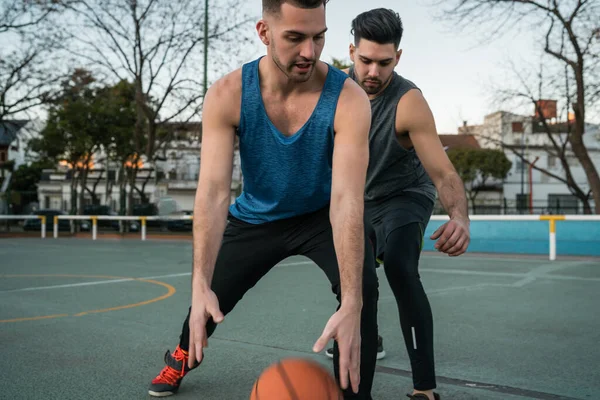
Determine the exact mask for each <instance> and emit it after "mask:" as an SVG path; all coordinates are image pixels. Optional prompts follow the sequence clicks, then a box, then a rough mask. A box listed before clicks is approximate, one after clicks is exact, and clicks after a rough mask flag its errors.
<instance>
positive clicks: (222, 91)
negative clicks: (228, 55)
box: [211, 67, 242, 99]
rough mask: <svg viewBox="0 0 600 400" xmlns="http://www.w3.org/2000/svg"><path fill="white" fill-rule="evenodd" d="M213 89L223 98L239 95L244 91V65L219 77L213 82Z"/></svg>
mask: <svg viewBox="0 0 600 400" xmlns="http://www.w3.org/2000/svg"><path fill="white" fill-rule="evenodd" d="M211 89H212V91H213V92H217V93H218V95H219V96H218V97H219V98H222V99H231V98H234V97H236V96H239V95H240V94H241V93H242V67H240V68H237V69H235V70H233V71H231V72H229V73H227V74H225V75H223V76H222V77H221V78H219V79H217V80H216V81H215V83H213V84H212V86H211Z"/></svg>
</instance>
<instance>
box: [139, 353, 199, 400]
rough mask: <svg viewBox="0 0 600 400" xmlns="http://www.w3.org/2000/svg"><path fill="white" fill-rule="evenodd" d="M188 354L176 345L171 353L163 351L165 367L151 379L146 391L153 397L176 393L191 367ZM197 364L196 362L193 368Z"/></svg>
mask: <svg viewBox="0 0 600 400" xmlns="http://www.w3.org/2000/svg"><path fill="white" fill-rule="evenodd" d="M188 359H189V354H188V352H187V351H185V350H182V349H181V347H179V346H177V347H176V348H175V351H174V352H173V354H171V352H170V351H169V350H167V352H166V353H165V364H166V365H165V367H164V368H163V369H162V371H160V374H158V376H157V377H156V378H154V379H153V380H152V383H151V384H150V389H148V393H149V394H150V396H154V397H166V396H171V395H174V394H176V393H177V390H179V385H180V383H181V380H182V379H183V377H184V376H185V375H186V374H187V373H188V372H189V371H190V370H191V369H193V368H190V367H188ZM198 365H199V364H198V363H197V364H196V366H195V367H194V368H196V367H197V366H198Z"/></svg>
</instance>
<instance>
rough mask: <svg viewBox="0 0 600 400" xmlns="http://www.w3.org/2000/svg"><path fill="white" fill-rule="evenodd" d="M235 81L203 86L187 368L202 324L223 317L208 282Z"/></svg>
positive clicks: (224, 201) (227, 181)
mask: <svg viewBox="0 0 600 400" xmlns="http://www.w3.org/2000/svg"><path fill="white" fill-rule="evenodd" d="M235 84H236V82H235V74H230V75H228V76H227V77H225V78H223V79H221V80H219V81H217V82H216V83H215V84H214V85H213V86H212V87H211V88H210V89H209V90H208V91H207V93H206V96H205V98H204V105H203V110H202V114H203V115H202V150H201V153H200V176H199V178H198V189H197V190H196V199H195V202H194V228H193V229H194V242H193V243H194V244H193V247H194V249H193V270H192V307H191V311H190V317H189V328H190V334H189V338H190V342H189V361H188V366H189V367H190V368H192V367H194V365H195V364H196V362H201V361H202V357H203V348H204V347H206V346H208V339H207V333H206V323H207V321H208V320H209V318H212V320H213V321H214V322H216V323H220V322H221V321H223V318H224V316H223V313H222V312H221V310H220V308H219V300H218V299H217V296H216V295H215V294H214V293H213V291H212V290H211V288H210V287H211V281H212V277H213V272H214V269H215V263H216V260H217V254H218V252H219V249H220V246H221V241H222V238H223V232H224V231H225V224H226V221H227V209H228V206H229V203H230V200H229V199H230V195H231V194H230V190H231V189H230V188H231V173H232V170H233V146H234V138H235V117H233V115H235V114H237V115H239V99H237V98H238V97H239V95H238V96H236V94H238V92H239V91H237V90H236V87H235ZM236 99H237V100H236ZM236 105H237V106H236ZM236 110H237V113H236Z"/></svg>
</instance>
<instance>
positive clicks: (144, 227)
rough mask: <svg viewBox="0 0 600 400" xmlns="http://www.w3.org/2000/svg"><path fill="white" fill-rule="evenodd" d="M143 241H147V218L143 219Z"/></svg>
mask: <svg viewBox="0 0 600 400" xmlns="http://www.w3.org/2000/svg"><path fill="white" fill-rule="evenodd" d="M142 240H146V217H142Z"/></svg>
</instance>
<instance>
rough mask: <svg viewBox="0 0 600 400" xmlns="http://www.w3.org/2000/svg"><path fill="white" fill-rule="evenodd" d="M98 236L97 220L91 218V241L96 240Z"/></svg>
mask: <svg viewBox="0 0 600 400" xmlns="http://www.w3.org/2000/svg"><path fill="white" fill-rule="evenodd" d="M97 236H98V218H97V217H92V240H96V237H97Z"/></svg>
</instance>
